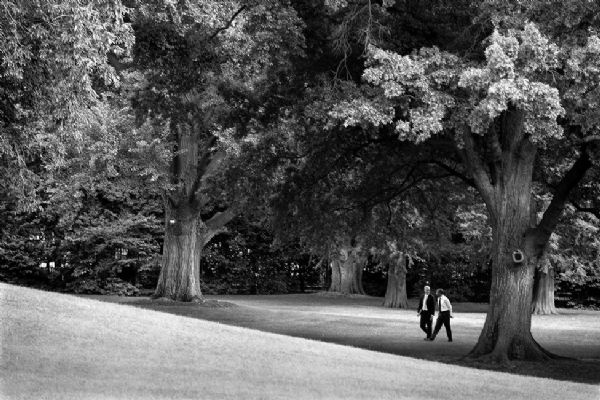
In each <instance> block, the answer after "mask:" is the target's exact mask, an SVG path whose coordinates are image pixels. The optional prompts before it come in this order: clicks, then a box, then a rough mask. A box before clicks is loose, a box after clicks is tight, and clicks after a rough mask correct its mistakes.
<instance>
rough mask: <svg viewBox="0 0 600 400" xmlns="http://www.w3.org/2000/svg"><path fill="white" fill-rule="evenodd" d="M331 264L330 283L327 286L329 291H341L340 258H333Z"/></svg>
mask: <svg viewBox="0 0 600 400" xmlns="http://www.w3.org/2000/svg"><path fill="white" fill-rule="evenodd" d="M330 266H331V285H330V286H329V291H330V292H338V293H339V292H341V291H342V271H341V262H340V260H337V259H334V260H332V261H331V263H330Z"/></svg>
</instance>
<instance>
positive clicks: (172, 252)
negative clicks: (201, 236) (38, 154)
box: [154, 208, 202, 301]
mask: <svg viewBox="0 0 600 400" xmlns="http://www.w3.org/2000/svg"><path fill="white" fill-rule="evenodd" d="M199 219H200V218H199V216H198V215H197V213H196V212H195V211H194V210H190V209H189V208H187V209H186V208H184V209H179V210H177V209H168V210H167V221H166V231H165V241H164V244H163V255H162V268H161V271H160V276H159V278H158V284H157V286H156V290H155V292H154V297H167V298H170V299H173V300H177V301H199V300H201V298H202V292H201V291H200V274H199V267H200V259H199V255H200V254H199V252H198V250H197V247H199V246H198V224H199V222H200V223H201V221H199Z"/></svg>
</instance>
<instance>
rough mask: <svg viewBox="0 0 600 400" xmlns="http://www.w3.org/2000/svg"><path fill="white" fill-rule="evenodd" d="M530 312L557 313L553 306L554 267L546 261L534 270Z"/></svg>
mask: <svg viewBox="0 0 600 400" xmlns="http://www.w3.org/2000/svg"><path fill="white" fill-rule="evenodd" d="M531 312H532V313H533V314H540V315H549V314H558V311H557V310H556V307H555V306H554V268H552V266H551V265H548V263H546V264H545V265H544V266H543V267H542V268H537V269H536V271H535V283H534V290H533V302H532V303H531Z"/></svg>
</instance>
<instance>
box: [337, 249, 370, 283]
mask: <svg viewBox="0 0 600 400" xmlns="http://www.w3.org/2000/svg"><path fill="white" fill-rule="evenodd" d="M358 252H359V249H357V248H353V247H350V246H344V247H342V249H341V250H340V255H339V258H338V259H335V260H334V261H332V263H331V286H330V287H329V291H330V292H336V293H342V294H365V291H364V289H363V286H362V272H363V263H362V259H361V257H360V256H359V254H358Z"/></svg>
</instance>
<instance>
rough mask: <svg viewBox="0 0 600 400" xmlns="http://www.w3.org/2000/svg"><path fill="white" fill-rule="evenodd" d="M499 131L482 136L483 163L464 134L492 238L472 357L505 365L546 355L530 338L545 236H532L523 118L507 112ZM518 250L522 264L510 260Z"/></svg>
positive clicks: (528, 147)
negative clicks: (487, 286) (486, 297)
mask: <svg viewBox="0 0 600 400" xmlns="http://www.w3.org/2000/svg"><path fill="white" fill-rule="evenodd" d="M501 125H502V126H501V127H498V126H494V127H492V128H490V131H489V132H487V133H486V136H485V140H486V144H487V146H488V149H489V151H490V153H491V154H490V156H488V157H489V158H490V159H489V160H487V164H486V163H485V161H484V158H482V157H481V156H480V155H479V153H478V152H477V151H476V150H474V145H473V143H474V139H473V137H471V136H470V134H468V135H467V136H465V144H466V146H465V148H466V151H467V157H468V161H469V164H470V167H471V171H472V173H473V177H474V180H475V182H476V185H477V188H478V189H479V192H480V193H481V195H482V197H483V198H484V201H485V203H486V206H487V209H488V214H489V217H490V221H491V225H492V231H493V238H492V251H491V255H492V286H491V290H490V305H489V308H488V312H487V316H486V320H485V324H484V327H483V330H482V332H481V335H480V336H479V340H478V342H477V344H476V345H475V348H474V349H473V350H472V351H471V353H470V356H473V357H481V358H486V359H489V360H490V361H493V362H506V361H508V360H509V359H530V360H532V359H533V360H535V359H545V358H548V357H549V356H550V354H549V353H548V352H546V351H545V350H544V349H542V348H541V346H539V345H538V344H537V342H536V341H535V340H534V339H533V336H532V335H531V299H532V294H533V276H534V271H535V266H536V265H537V262H538V257H540V255H541V252H542V251H543V247H544V246H545V244H546V243H545V241H546V240H547V238H545V240H544V238H543V237H542V236H541V235H535V234H534V232H535V230H534V229H533V228H534V227H533V226H532V219H531V189H532V173H533V165H534V161H535V155H536V149H535V146H534V145H533V144H532V143H531V142H529V140H528V139H526V138H525V137H524V133H523V116H522V114H520V113H518V112H512V113H507V114H506V115H505V116H504V120H503V122H502V124H501ZM515 252H520V253H521V254H522V256H523V257H517V259H519V258H522V261H521V262H515V261H514V253H515Z"/></svg>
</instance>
